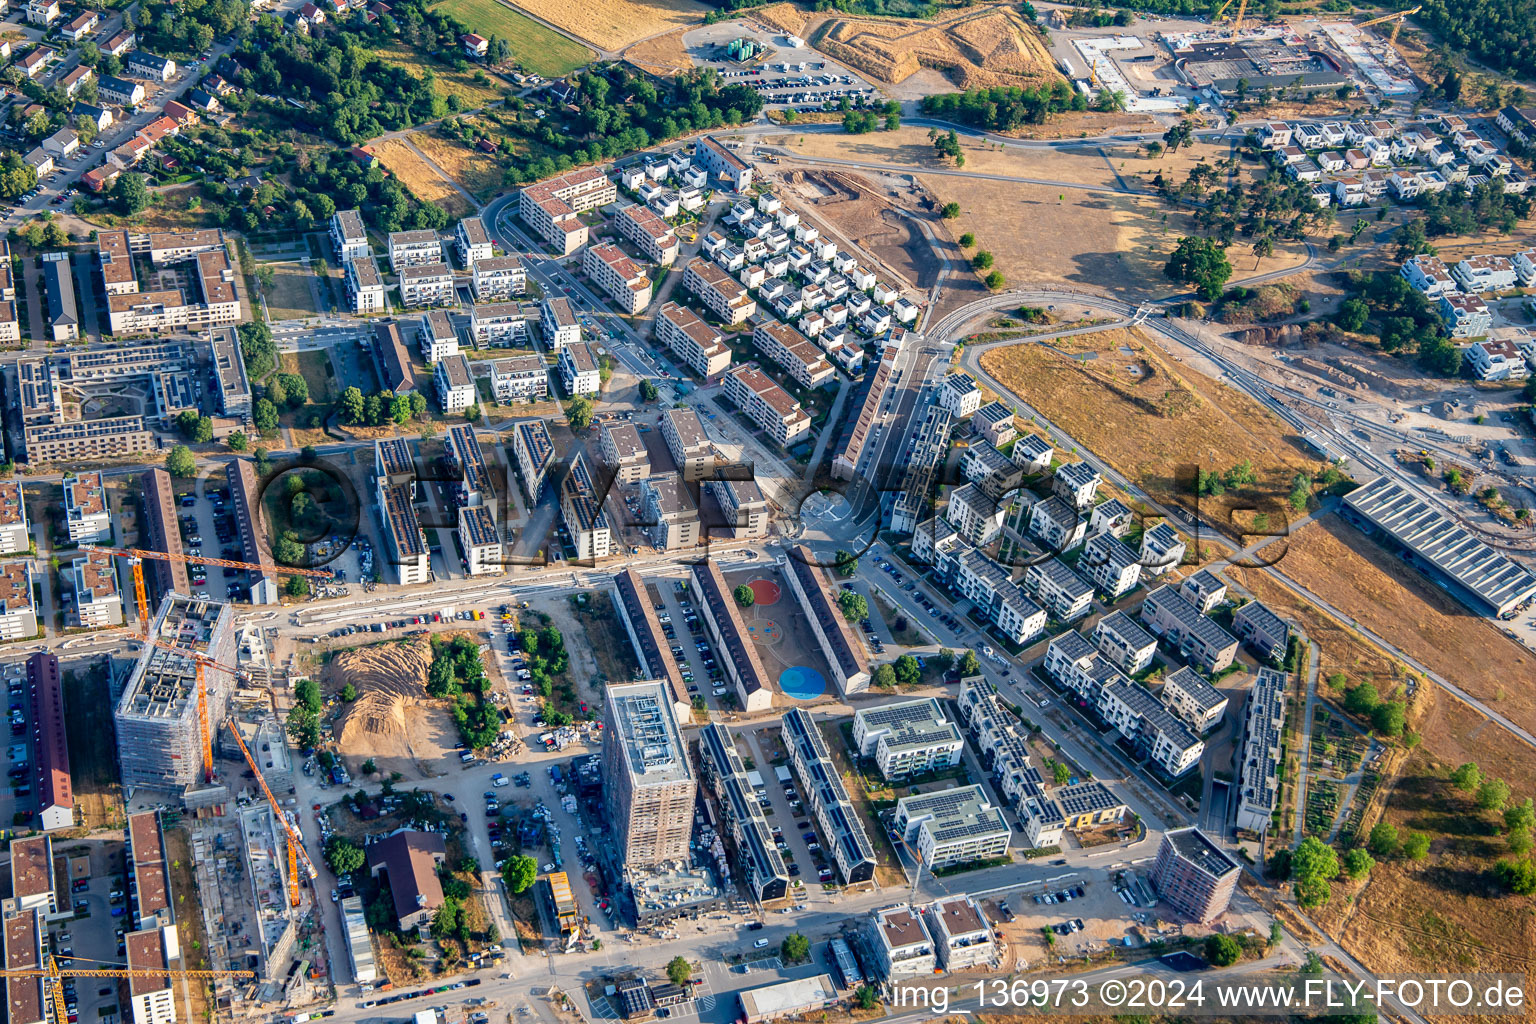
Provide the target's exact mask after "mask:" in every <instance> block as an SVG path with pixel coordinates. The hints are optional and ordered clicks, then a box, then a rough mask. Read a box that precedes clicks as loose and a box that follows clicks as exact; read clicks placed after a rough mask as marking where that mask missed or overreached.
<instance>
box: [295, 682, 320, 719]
mask: <svg viewBox="0 0 1536 1024" xmlns="http://www.w3.org/2000/svg"><path fill="white" fill-rule="evenodd" d="M293 699H294V700H295V701H297V702H298V703H299V704H302V705H303V706H304V707H306V708H308V709H309V710H310V711H312V712H314V713H315V714H317V715H318V714H319V713H320V711H321V709H322V708H324V707H325V701H324V700H322V699H321V697H320V684H319V683H317V682H315V681H314V680H313V679H301V680H299V682H298V685H296V686H295V687H294V688H293Z"/></svg>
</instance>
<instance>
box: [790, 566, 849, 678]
mask: <svg viewBox="0 0 1536 1024" xmlns="http://www.w3.org/2000/svg"><path fill="white" fill-rule="evenodd" d="M784 577H785V580H786V581H787V582H788V584H789V591H790V593H791V594H793V595H794V596H795V600H796V601H797V602H798V603H799V605H800V610H801V611H802V612H804V613H805V616H806V619H807V620H808V621H809V622H810V625H811V631H812V632H813V633H814V634H815V635H816V642H817V644H818V645H819V646H820V647H821V653H822V656H823V657H825V658H826V660H827V664H828V665H829V666H830V667H831V669H832V680H833V682H834V683H836V684H837V692H838V693H839V694H840V695H842V696H844V697H846V696H848V695H849V694H851V693H862V692H864V691H865V690H868V689H869V680H870V673H869V660H868V655H867V654H866V653H865V651H864V646H863V644H861V643H860V642H859V639H858V637H857V635H856V634H855V633H854V631H853V627H852V625H851V624H850V623H849V622H848V618H847V616H845V615H843V613H842V609H841V608H840V607H839V606H838V603H837V596H836V595H837V591H836V590H834V589H833V588H832V585H831V583H830V581H829V580H828V579H827V575H826V572H825V571H824V570H823V569H822V568H821V566H820V565H819V563H818V561H817V558H816V556H815V555H814V554H813V553H812V551H811V549H810V548H808V547H806V546H805V545H803V544H802V545H797V546H796V547H794V548H792V549H791V550H790V551H789V558H788V559H787V560H786V562H785V573H784Z"/></svg>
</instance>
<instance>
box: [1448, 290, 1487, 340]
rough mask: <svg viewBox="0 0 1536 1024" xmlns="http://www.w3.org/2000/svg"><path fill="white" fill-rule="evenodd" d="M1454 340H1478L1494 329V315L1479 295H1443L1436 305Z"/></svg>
mask: <svg viewBox="0 0 1536 1024" xmlns="http://www.w3.org/2000/svg"><path fill="white" fill-rule="evenodd" d="M1435 309H1436V311H1438V312H1439V314H1440V319H1442V320H1444V321H1445V327H1446V330H1447V331H1448V332H1450V335H1451V337H1453V338H1478V337H1482V336H1483V335H1485V334H1487V333H1488V331H1489V330H1490V329H1491V328H1492V327H1493V313H1492V312H1491V311H1490V310H1489V308H1488V303H1486V302H1484V301H1483V299H1482V297H1481V296H1478V295H1442V296H1440V298H1439V300H1438V301H1437V302H1436V303H1435Z"/></svg>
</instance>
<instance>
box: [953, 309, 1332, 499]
mask: <svg viewBox="0 0 1536 1024" xmlns="http://www.w3.org/2000/svg"><path fill="white" fill-rule="evenodd" d="M981 365H982V367H983V369H985V370H986V371H987V372H988V373H989V374H991V375H992V376H993V377H995V378H997V380H998V381H999V382H1001V383H1002V384H1003V385H1004V386H1005V387H1007V388H1008V389H1009V390H1010V391H1012V392H1013V393H1014V394H1015V395H1017V396H1018V397H1019V398H1021V399H1022V400H1023V401H1025V402H1027V403H1029V404H1030V405H1031V406H1033V407H1034V408H1035V409H1037V410H1039V411H1040V413H1041V414H1042V415H1044V416H1045V417H1046V418H1047V419H1049V420H1051V421H1052V422H1053V423H1055V424H1057V425H1058V426H1060V427H1061V428H1062V429H1063V430H1064V431H1066V432H1067V433H1068V434H1070V435H1072V436H1073V437H1074V438H1076V439H1077V441H1078V442H1079V443H1081V444H1082V445H1084V446H1086V447H1087V448H1088V449H1089V450H1091V451H1092V452H1094V453H1095V454H1096V455H1098V456H1100V457H1102V458H1104V459H1106V460H1108V461H1109V462H1110V463H1111V464H1112V465H1113V466H1114V467H1115V468H1116V469H1118V470H1119V471H1120V472H1122V473H1124V474H1125V475H1126V476H1127V477H1129V478H1130V479H1131V480H1133V481H1135V482H1137V483H1138V484H1140V485H1141V486H1142V487H1143V488H1145V489H1146V491H1147V493H1148V494H1150V495H1151V496H1152V497H1153V498H1155V499H1157V500H1158V501H1160V502H1163V503H1165V504H1167V503H1175V504H1179V505H1184V506H1186V507H1193V506H1194V504H1195V499H1194V495H1193V494H1192V493H1191V488H1190V486H1189V483H1188V481H1189V479H1190V478H1191V477H1192V476H1193V467H1194V466H1195V465H1197V464H1198V465H1200V466H1204V467H1207V468H1210V469H1213V470H1218V471H1224V470H1226V469H1228V468H1230V467H1231V466H1233V465H1235V464H1236V463H1238V462H1241V461H1243V460H1248V461H1250V462H1252V464H1253V467H1254V471H1255V474H1256V475H1257V478H1258V480H1257V483H1256V484H1255V485H1254V486H1253V487H1252V488H1251V489H1243V490H1241V491H1228V492H1227V493H1225V494H1223V495H1221V496H1220V497H1215V498H1211V497H1207V498H1202V499H1201V500H1200V514H1201V516H1202V517H1204V518H1206V519H1208V520H1209V521H1212V522H1225V521H1227V516H1228V514H1229V512H1230V511H1231V510H1232V509H1234V508H1244V507H1250V506H1253V505H1254V504H1255V503H1256V499H1259V500H1262V499H1264V498H1265V497H1267V496H1270V495H1274V496H1276V497H1277V498H1279V497H1283V496H1284V495H1285V494H1287V493H1288V492H1289V491H1290V488H1291V483H1292V480H1293V478H1294V477H1295V475H1296V473H1298V472H1301V471H1307V472H1315V471H1316V470H1317V469H1318V464H1317V461H1316V460H1315V459H1313V458H1311V457H1310V456H1309V455H1308V454H1307V453H1306V452H1305V451H1304V450H1303V449H1302V447H1301V443H1300V441H1299V440H1297V439H1296V437H1295V436H1294V435H1293V434H1292V433H1291V432H1290V430H1289V428H1287V427H1286V426H1285V425H1284V424H1283V423H1281V422H1280V421H1279V420H1277V419H1276V418H1275V417H1274V416H1273V415H1271V414H1270V413H1269V412H1268V411H1266V410H1265V409H1263V408H1262V407H1261V406H1259V405H1258V403H1256V402H1254V401H1253V399H1251V398H1249V397H1248V396H1247V395H1244V394H1243V393H1241V392H1239V391H1237V390H1236V389H1234V388H1230V387H1227V386H1226V385H1224V384H1221V383H1218V382H1217V381H1215V380H1212V379H1211V378H1210V377H1207V376H1205V375H1204V374H1201V373H1197V372H1195V371H1193V370H1191V369H1189V368H1188V367H1186V366H1179V365H1177V364H1175V363H1173V362H1172V361H1171V360H1169V359H1168V358H1167V357H1166V356H1165V355H1164V354H1163V352H1162V350H1161V349H1160V348H1158V347H1157V346H1156V345H1153V344H1149V343H1148V342H1147V341H1146V340H1145V338H1144V337H1143V336H1142V335H1141V334H1140V333H1139V332H1137V331H1134V330H1127V329H1123V328H1122V329H1115V330H1107V331H1100V332H1097V333H1094V334H1087V335H1081V336H1078V337H1072V338H1059V339H1056V340H1055V341H1052V342H1051V343H1050V347H1047V346H1046V345H1038V344H1031V343H1028V342H1025V343H1021V344H1017V345H1007V346H1000V347H998V348H994V349H991V350H989V351H987V352H985V353H983V354H982V356H981Z"/></svg>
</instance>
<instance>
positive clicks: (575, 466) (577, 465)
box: [560, 453, 613, 561]
mask: <svg viewBox="0 0 1536 1024" xmlns="http://www.w3.org/2000/svg"><path fill="white" fill-rule="evenodd" d="M607 497H608V495H607V493H606V488H604V489H602V490H600V489H599V483H598V480H597V478H596V477H595V476H593V474H592V469H591V467H590V466H588V465H587V459H586V455H585V454H584V453H583V454H578V455H577V456H576V458H575V459H574V460H573V461H572V462H571V468H570V472H568V473H566V475H565V479H564V480H563V481H562V482H561V484H560V517H561V521H562V522H564V523H565V529H566V532H567V533H569V534H570V535H571V544H572V546H573V547H575V549H576V557H577V558H578V559H581V560H583V561H596V560H597V559H599V558H607V557H608V556H609V555H611V554H613V530H612V528H611V527H610V526H609V523H608V513H607V512H604V511H603V502H604V501H605V500H606V499H607Z"/></svg>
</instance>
